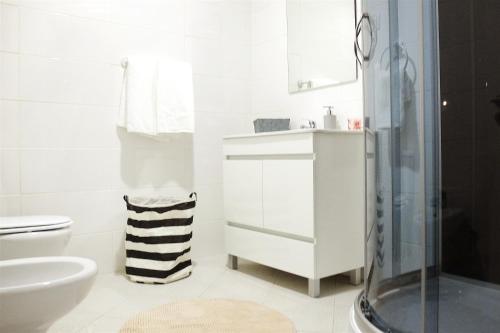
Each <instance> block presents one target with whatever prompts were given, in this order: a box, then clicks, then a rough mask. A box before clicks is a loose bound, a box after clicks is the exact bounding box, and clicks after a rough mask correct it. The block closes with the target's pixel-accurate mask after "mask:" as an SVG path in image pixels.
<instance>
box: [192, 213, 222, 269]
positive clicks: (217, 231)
mask: <svg viewBox="0 0 500 333" xmlns="http://www.w3.org/2000/svg"><path fill="white" fill-rule="evenodd" d="M205 222H206V221H203V220H201V221H196V220H195V222H193V223H194V224H193V239H192V242H193V243H192V245H191V251H192V257H193V259H194V260H197V259H200V258H204V257H212V256H215V255H220V254H223V253H224V224H223V223H222V222H209V223H205Z"/></svg>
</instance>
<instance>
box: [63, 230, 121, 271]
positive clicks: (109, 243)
mask: <svg viewBox="0 0 500 333" xmlns="http://www.w3.org/2000/svg"><path fill="white" fill-rule="evenodd" d="M64 254H65V255H68V256H76V257H84V258H89V259H92V260H94V261H95V262H96V264H97V269H98V272H99V273H101V274H103V273H112V272H114V271H115V262H116V260H115V257H114V251H113V233H112V232H106V233H99V234H88V235H76V236H73V237H71V239H70V241H69V244H68V246H67V248H66V250H65V252H64Z"/></svg>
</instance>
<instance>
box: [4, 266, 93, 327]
mask: <svg viewBox="0 0 500 333" xmlns="http://www.w3.org/2000/svg"><path fill="white" fill-rule="evenodd" d="M96 272H97V267H96V264H95V262H94V261H92V260H89V259H85V258H77V257H41V258H25V259H13V260H4V261H0V313H1V315H0V332H9V333H21V332H22V333H32V332H45V331H46V330H47V329H48V328H49V327H50V325H52V323H54V321H55V320H57V319H59V318H60V317H62V316H63V315H65V314H66V313H68V312H69V311H70V310H71V309H73V308H74V307H75V306H76V305H77V304H78V303H80V302H81V301H82V300H83V299H84V298H85V296H86V295H87V293H88V291H89V290H90V287H91V286H92V283H93V281H94V278H95V276H96Z"/></svg>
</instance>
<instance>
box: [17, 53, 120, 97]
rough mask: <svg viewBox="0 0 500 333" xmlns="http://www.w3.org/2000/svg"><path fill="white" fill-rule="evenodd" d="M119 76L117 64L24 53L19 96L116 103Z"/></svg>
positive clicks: (20, 68) (20, 61)
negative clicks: (66, 59)
mask: <svg viewBox="0 0 500 333" xmlns="http://www.w3.org/2000/svg"><path fill="white" fill-rule="evenodd" d="M122 76H123V73H122V69H121V67H118V66H111V65H106V64H94V63H83V62H76V61H75V62H73V61H62V60H58V59H54V58H42V57H37V56H26V55H23V56H21V57H20V59H19V96H20V98H21V99H23V100H29V101H43V102H59V103H75V104H87V105H88V104H90V105H104V106H118V105H119V102H120V91H121V82H122Z"/></svg>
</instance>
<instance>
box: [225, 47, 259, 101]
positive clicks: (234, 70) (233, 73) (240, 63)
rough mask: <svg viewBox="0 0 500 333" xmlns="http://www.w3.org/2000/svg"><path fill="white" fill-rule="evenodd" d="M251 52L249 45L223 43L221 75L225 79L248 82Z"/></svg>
mask: <svg viewBox="0 0 500 333" xmlns="http://www.w3.org/2000/svg"><path fill="white" fill-rule="evenodd" d="M251 50H252V49H251V44H250V43H247V42H239V41H224V42H223V43H222V52H223V54H222V64H223V65H222V75H223V76H224V77H227V78H235V79H245V80H249V79H250V72H251V67H252V66H251V57H252V51H251ZM219 56H220V54H219ZM249 96H250V93H249Z"/></svg>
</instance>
